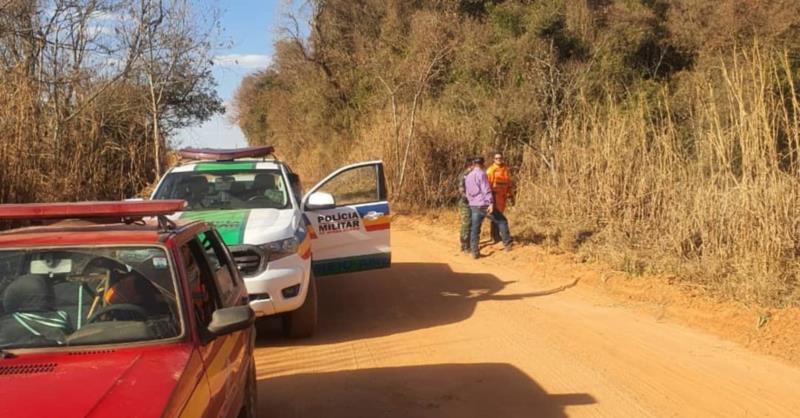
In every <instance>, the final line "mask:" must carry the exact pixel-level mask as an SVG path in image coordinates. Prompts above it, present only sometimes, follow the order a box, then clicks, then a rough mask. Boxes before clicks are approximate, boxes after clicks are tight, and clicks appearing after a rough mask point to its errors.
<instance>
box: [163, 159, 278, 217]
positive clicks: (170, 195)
mask: <svg viewBox="0 0 800 418" xmlns="http://www.w3.org/2000/svg"><path fill="white" fill-rule="evenodd" d="M154 199H183V200H186V201H187V203H188V208H187V209H188V210H220V209H264V208H273V209H284V208H287V207H289V204H290V200H289V195H288V193H287V187H286V183H285V182H284V179H283V176H282V175H281V172H280V170H277V169H276V170H267V169H257V170H217V171H190V172H180V173H170V174H168V175H167V176H166V177H165V178H164V182H163V183H162V184H161V186H160V187H159V188H158V190H157V191H156V193H155V195H154Z"/></svg>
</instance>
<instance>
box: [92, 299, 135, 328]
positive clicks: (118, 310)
mask: <svg viewBox="0 0 800 418" xmlns="http://www.w3.org/2000/svg"><path fill="white" fill-rule="evenodd" d="M148 316H149V315H147V311H145V310H144V308H142V307H141V306H139V305H133V304H131V303H115V304H113V305H108V306H104V307H102V308H100V309H98V310H97V312H95V313H94V315H92V317H91V318H89V320H88V321H87V322H86V323H87V324H93V323H95V322H101V321H103V319H101V318H110V319H105V320H106V321H113V320H115V319H117V320H120V321H131V320H139V321H146V320H147V318H148ZM131 318H133V319H131Z"/></svg>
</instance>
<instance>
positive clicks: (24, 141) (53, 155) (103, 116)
mask: <svg viewBox="0 0 800 418" xmlns="http://www.w3.org/2000/svg"><path fill="white" fill-rule="evenodd" d="M114 89H115V90H114V91H111V92H109V94H107V95H104V96H102V97H100V98H98V100H97V101H95V102H94V103H92V104H91V105H90V106H89V107H88V108H86V109H85V110H84V111H83V112H82V113H81V115H80V116H79V117H77V118H75V119H72V120H71V121H69V122H66V123H61V124H59V125H58V126H57V127H56V126H55V122H54V120H56V119H55V117H54V114H53V113H52V112H51V108H50V107H49V106H48V104H47V103H46V102H45V101H43V100H40V97H41V95H42V92H41V91H39V90H37V88H36V87H35V86H34V83H33V82H32V81H31V80H30V78H28V77H25V76H22V75H19V74H16V73H15V72H13V71H10V72H0V203H21V202H35V201H44V202H47V201H77V200H100V199H122V198H127V197H131V196H134V195H135V194H136V193H137V192H138V191H139V190H141V189H142V188H143V187H144V186H145V185H146V184H147V183H148V181H151V180H152V176H153V172H154V167H153V157H152V155H153V150H152V141H151V140H150V139H149V137H148V129H147V126H145V125H144V124H143V123H142V122H141V121H147V115H146V113H144V111H143V109H144V107H143V105H144V103H137V102H136V99H134V98H135V97H142V95H141V94H134V92H132V91H130V89H131V87H128V86H126V85H122V84H121V85H118V86H115V87H114ZM78 94H80V93H78Z"/></svg>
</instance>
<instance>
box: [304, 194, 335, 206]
mask: <svg viewBox="0 0 800 418" xmlns="http://www.w3.org/2000/svg"><path fill="white" fill-rule="evenodd" d="M335 207H336V200H335V199H334V198H333V195H331V194H330V193H325V192H315V193H311V196H308V201H307V202H306V210H324V209H333V208H335Z"/></svg>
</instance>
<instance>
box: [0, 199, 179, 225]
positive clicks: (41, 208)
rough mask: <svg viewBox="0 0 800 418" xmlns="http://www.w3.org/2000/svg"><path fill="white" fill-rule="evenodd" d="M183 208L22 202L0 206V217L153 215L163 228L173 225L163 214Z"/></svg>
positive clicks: (127, 218)
mask: <svg viewBox="0 0 800 418" xmlns="http://www.w3.org/2000/svg"><path fill="white" fill-rule="evenodd" d="M185 208H186V201H185V200H142V201H125V202H114V201H112V202H73V203H25V204H10V205H0V220H48V219H50V220H53V219H119V220H120V221H121V222H125V223H131V222H133V221H136V220H139V219H141V218H144V217H148V216H153V217H157V218H158V223H159V228H161V229H165V230H166V229H170V228H172V227H174V226H175V223H174V222H172V221H170V220H169V219H167V217H166V216H167V215H171V214H173V213H175V212H180V211H183V210H184V209H185Z"/></svg>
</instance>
